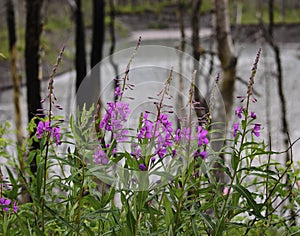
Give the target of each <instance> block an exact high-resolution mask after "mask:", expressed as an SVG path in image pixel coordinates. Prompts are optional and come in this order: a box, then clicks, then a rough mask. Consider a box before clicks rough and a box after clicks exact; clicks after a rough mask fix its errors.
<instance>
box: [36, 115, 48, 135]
mask: <svg viewBox="0 0 300 236" xmlns="http://www.w3.org/2000/svg"><path fill="white" fill-rule="evenodd" d="M46 131H51V127H50V122H49V120H47V121H45V122H43V121H40V122H39V123H38V126H37V128H36V136H37V138H38V139H40V138H41V137H42V135H43V133H44V132H46Z"/></svg>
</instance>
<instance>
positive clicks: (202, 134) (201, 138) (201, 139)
mask: <svg viewBox="0 0 300 236" xmlns="http://www.w3.org/2000/svg"><path fill="white" fill-rule="evenodd" d="M207 133H208V131H207V130H205V129H203V128H202V126H198V146H199V147H200V146H202V144H208V138H207V137H206V135H207Z"/></svg>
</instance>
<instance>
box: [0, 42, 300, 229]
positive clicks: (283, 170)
mask: <svg viewBox="0 0 300 236" xmlns="http://www.w3.org/2000/svg"><path fill="white" fill-rule="evenodd" d="M139 44H140V41H139V42H138V44H137V47H136V49H135V50H134V53H133V55H132V57H131V58H130V60H129V63H128V65H127V68H126V71H125V74H124V77H123V78H122V79H120V80H118V81H117V87H116V89H115V94H114V95H115V100H112V101H109V102H107V103H106V104H104V105H103V108H104V109H103V110H104V111H103V112H100V109H101V106H100V104H96V106H95V107H96V109H94V106H91V107H87V106H83V108H82V111H81V112H79V114H78V115H77V116H71V117H70V125H69V127H64V126H63V124H64V122H63V118H62V117H59V116H56V115H55V114H54V111H55V110H54V108H57V109H59V110H61V109H62V107H61V106H60V105H58V104H57V100H56V97H55V95H54V90H53V89H54V87H53V83H54V74H55V71H56V69H57V66H58V64H59V63H60V61H61V58H62V52H63V50H62V52H61V54H60V55H59V57H58V60H57V63H56V64H55V66H54V67H53V73H52V75H51V77H50V80H49V87H48V89H49V94H48V95H47V97H46V98H45V99H43V101H42V102H43V103H44V104H46V103H47V104H48V105H49V106H48V108H47V109H45V110H41V111H38V113H39V114H37V117H36V118H34V120H32V121H31V122H30V124H29V128H28V130H29V131H30V132H31V133H32V132H33V133H34V134H35V135H34V136H33V137H28V138H27V140H26V142H24V143H25V144H24V149H25V150H26V149H27V150H28V149H29V147H30V146H31V144H32V142H33V141H34V142H38V143H39V148H38V149H36V150H31V151H30V152H28V155H27V158H26V160H25V162H24V165H25V168H24V171H20V170H21V169H20V164H19V163H18V161H12V159H13V156H12V154H10V153H9V152H8V151H7V150H6V149H5V147H6V146H7V145H8V144H9V141H8V140H6V139H5V138H4V137H3V135H4V134H5V133H7V132H9V127H8V126H7V125H6V124H1V127H0V131H1V137H0V147H1V155H2V156H4V157H6V158H7V160H8V161H7V164H6V166H5V167H6V172H7V173H8V179H7V180H6V179H5V178H4V177H3V175H2V174H1V185H0V186H1V188H0V190H1V191H0V194H1V195H0V211H1V217H0V234H1V235H229V234H232V235H271V234H275V235H296V234H297V232H299V230H300V227H299V226H298V223H299V222H294V221H293V219H297V217H298V216H299V209H300V208H299V203H300V199H299V193H300V190H299V188H300V187H299V186H300V184H299V180H298V178H299V175H300V172H299V171H298V170H297V168H295V167H294V165H293V162H291V163H287V165H286V166H285V167H284V166H283V165H282V164H281V163H280V162H279V160H278V159H277V158H276V157H277V156H278V155H279V154H282V153H280V152H274V151H270V147H268V146H267V145H266V144H265V143H264V141H263V139H262V133H263V124H261V123H259V122H257V120H258V119H257V115H256V113H255V111H253V110H252V109H251V104H252V103H253V102H257V99H256V98H255V97H254V96H253V86H254V79H255V74H256V71H257V66H258V61H259V58H260V50H259V51H258V54H257V57H256V60H255V63H254V66H253V68H252V73H251V76H250V79H249V83H248V89H247V92H246V95H245V96H239V97H238V99H240V104H239V106H238V107H237V108H236V110H235V121H234V125H233V127H232V129H231V132H230V137H228V139H227V140H226V143H227V146H225V147H223V148H222V149H221V150H220V151H218V152H216V151H214V150H213V148H211V145H212V143H213V142H214V140H213V139H212V135H211V134H212V133H213V132H216V131H215V130H213V129H212V127H213V126H212V125H213V124H211V123H210V120H211V119H210V116H209V114H206V115H204V116H203V117H199V118H195V116H193V113H194V112H195V109H197V108H196V107H199V106H198V105H199V104H197V102H196V101H195V100H194V92H193V91H195V89H194V79H195V78H194V76H193V77H192V80H191V85H190V91H189V93H188V95H187V96H188V103H187V108H188V109H187V110H188V114H187V117H186V119H185V120H186V122H184V124H181V126H180V127H179V128H178V127H175V124H174V123H175V122H174V117H173V116H174V113H173V112H172V111H173V107H170V106H169V105H168V104H167V103H166V102H165V101H166V100H168V99H171V98H172V96H171V94H170V83H171V81H172V77H173V70H172V69H170V70H169V77H168V78H167V80H166V82H165V86H164V87H163V88H162V90H161V91H158V92H159V93H158V95H157V97H152V98H149V99H150V100H151V101H152V102H153V104H154V107H155V109H154V111H153V110H145V111H144V112H142V113H141V115H140V118H139V120H137V121H136V122H135V123H134V124H135V125H134V126H131V125H129V121H130V114H131V112H132V111H131V109H132V108H131V107H130V104H129V102H128V99H129V98H128V97H126V91H127V90H134V85H133V84H130V83H129V80H128V78H129V73H130V63H131V61H132V60H133V58H134V55H135V54H136V53H137V51H138V47H139ZM98 114H102V116H99V115H98ZM291 147H292V144H291ZM290 149H291V148H290ZM287 151H290V150H287ZM291 154H292V152H291ZM222 155H223V156H225V157H226V160H227V161H225V162H224V161H223V159H222V158H220V156H222ZM34 158H35V160H36V163H37V170H36V172H35V173H32V172H31V170H30V163H31V162H32V160H33V159H34ZM215 163H218V164H219V165H215ZM216 171H219V172H220V171H221V172H223V173H224V174H225V176H226V178H225V180H226V181H225V182H224V181H219V180H217V178H216V175H215V173H216ZM287 179H289V181H290V182H291V183H292V185H291V186H292V187H291V188H290V187H287V185H286V181H287ZM4 180H5V181H4ZM21 182H22V183H25V187H26V190H25V191H24V190H22V189H21V185H20V183H21ZM24 192H25V193H27V194H28V196H29V200H28V201H24V200H23V199H22V197H23V196H24ZM18 201H19V203H18ZM21 202H22V203H21Z"/></svg>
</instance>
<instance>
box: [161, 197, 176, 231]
mask: <svg viewBox="0 0 300 236" xmlns="http://www.w3.org/2000/svg"><path fill="white" fill-rule="evenodd" d="M163 205H164V207H165V210H166V217H165V218H166V226H167V228H168V227H169V225H170V224H171V223H172V222H173V217H174V214H173V210H172V204H171V202H170V200H169V198H168V197H167V196H165V197H164V204H163Z"/></svg>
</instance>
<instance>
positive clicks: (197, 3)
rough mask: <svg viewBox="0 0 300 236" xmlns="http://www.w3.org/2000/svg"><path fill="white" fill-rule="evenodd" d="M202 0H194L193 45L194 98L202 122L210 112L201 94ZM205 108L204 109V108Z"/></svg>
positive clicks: (192, 20)
mask: <svg viewBox="0 0 300 236" xmlns="http://www.w3.org/2000/svg"><path fill="white" fill-rule="evenodd" d="M201 4H202V0H192V19H191V27H192V47H193V57H194V59H195V60H194V70H195V72H196V74H195V86H194V99H195V102H196V104H197V105H195V111H196V114H197V116H198V118H199V121H200V123H201V122H202V121H201V120H202V117H203V116H204V115H205V114H206V113H208V106H207V104H206V102H205V99H204V97H203V96H201V94H200V67H199V61H200V48H201V47H200V37H199V31H200V26H199V16H200V7H201ZM202 108H204V110H203V109H202Z"/></svg>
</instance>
